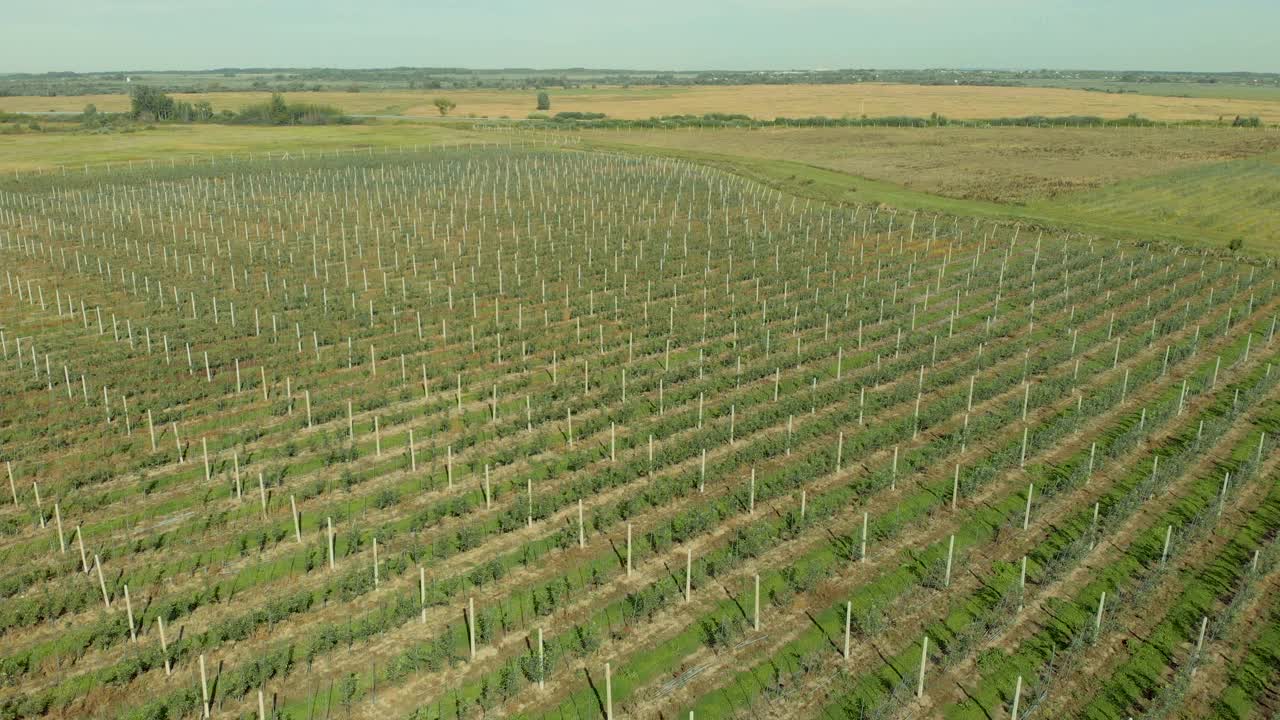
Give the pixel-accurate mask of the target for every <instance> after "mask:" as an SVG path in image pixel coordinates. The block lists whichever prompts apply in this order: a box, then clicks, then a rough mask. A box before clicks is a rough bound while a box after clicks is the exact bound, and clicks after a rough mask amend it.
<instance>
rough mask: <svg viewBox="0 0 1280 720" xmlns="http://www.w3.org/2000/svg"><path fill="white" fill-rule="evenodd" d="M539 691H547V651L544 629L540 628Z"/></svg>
mask: <svg viewBox="0 0 1280 720" xmlns="http://www.w3.org/2000/svg"><path fill="white" fill-rule="evenodd" d="M538 689H539V690H546V689H547V651H546V646H545V645H544V644H543V642H542V628H538Z"/></svg>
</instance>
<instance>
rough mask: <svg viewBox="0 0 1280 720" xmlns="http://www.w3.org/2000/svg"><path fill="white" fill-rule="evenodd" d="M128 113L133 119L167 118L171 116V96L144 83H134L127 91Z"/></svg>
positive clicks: (172, 106)
mask: <svg viewBox="0 0 1280 720" xmlns="http://www.w3.org/2000/svg"><path fill="white" fill-rule="evenodd" d="M129 102H130V111H129V114H130V115H131V116H132V117H133V119H135V120H168V119H169V118H171V117H173V111H174V102H173V98H171V97H169V96H168V95H165V94H164V93H163V92H160V91H159V90H157V89H155V88H153V87H148V86H146V85H134V86H133V88H132V89H131V90H130V91H129Z"/></svg>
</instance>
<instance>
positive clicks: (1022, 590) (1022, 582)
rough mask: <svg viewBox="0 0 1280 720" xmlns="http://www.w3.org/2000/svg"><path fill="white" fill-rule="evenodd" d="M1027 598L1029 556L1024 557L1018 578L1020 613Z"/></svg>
mask: <svg viewBox="0 0 1280 720" xmlns="http://www.w3.org/2000/svg"><path fill="white" fill-rule="evenodd" d="M1026 596H1027V556H1026V555H1023V556H1022V572H1021V574H1020V575H1019V576H1018V612H1022V608H1023V605H1024V604H1025V602H1026Z"/></svg>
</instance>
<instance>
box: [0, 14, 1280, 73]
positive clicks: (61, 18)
mask: <svg viewBox="0 0 1280 720" xmlns="http://www.w3.org/2000/svg"><path fill="white" fill-rule="evenodd" d="M5 5H6V6H7V7H5V8H4V9H3V11H0V73H4V72H45V71H51V70H77V71H86V70H160V69H186V70H190V69H206V68H217V67H315V66H325V67H388V66H461V67H476V68H492V67H542V68H550V67H596V68H602V67H610V68H644V69H699V68H722V69H768V68H819V67H821V68H842V67H861V68H867V67H893V68H915V67H940V66H945V67H986V68H1041V67H1052V68H1067V67H1069V68H1099V69H1153V70H1254V71H1264V72H1274V71H1280V0H1159V1H1157V0H963V1H960V0H878V1H870V0H643V1H641V2H636V1H634V0H633V1H632V2H616V0H469V1H468V0H419V1H417V2H414V1H411V0H357V1H355V2H352V1H350V0H347V1H344V2H338V1H336V0H308V1H305V2H304V1H302V0H203V1H196V0H49V1H47V2H45V1H41V0H36V1H34V2H31V1H24V0H12V1H11V2H6V3H5Z"/></svg>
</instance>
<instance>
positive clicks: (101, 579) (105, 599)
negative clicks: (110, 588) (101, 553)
mask: <svg viewBox="0 0 1280 720" xmlns="http://www.w3.org/2000/svg"><path fill="white" fill-rule="evenodd" d="M93 566H94V567H95V568H96V569H97V570H98V587H99V588H101V589H102V604H103V605H106V606H107V609H108V610H110V609H111V597H110V596H109V595H107V578H106V577H105V576H103V574H102V560H100V559H99V558H98V555H97V553H94V555H93Z"/></svg>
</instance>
